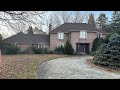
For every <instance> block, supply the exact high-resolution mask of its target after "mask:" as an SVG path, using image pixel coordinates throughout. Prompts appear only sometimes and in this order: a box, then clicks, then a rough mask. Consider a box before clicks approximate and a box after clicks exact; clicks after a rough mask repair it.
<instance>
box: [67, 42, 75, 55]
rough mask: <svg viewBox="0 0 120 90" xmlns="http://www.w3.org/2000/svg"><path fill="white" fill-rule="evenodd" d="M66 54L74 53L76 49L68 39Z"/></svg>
mask: <svg viewBox="0 0 120 90" xmlns="http://www.w3.org/2000/svg"><path fill="white" fill-rule="evenodd" d="M65 54H67V55H73V54H74V49H73V47H72V45H71V44H70V43H69V42H68V41H67V42H66V45H65Z"/></svg>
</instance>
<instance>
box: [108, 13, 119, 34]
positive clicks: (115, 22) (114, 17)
mask: <svg viewBox="0 0 120 90" xmlns="http://www.w3.org/2000/svg"><path fill="white" fill-rule="evenodd" d="M111 19H112V21H111V25H110V27H111V29H112V31H113V32H117V31H120V11H114V12H113V15H112V18H111Z"/></svg>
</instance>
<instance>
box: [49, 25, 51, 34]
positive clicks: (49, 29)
mask: <svg viewBox="0 0 120 90" xmlns="http://www.w3.org/2000/svg"><path fill="white" fill-rule="evenodd" d="M50 31H52V25H51V23H50V24H49V33H50Z"/></svg>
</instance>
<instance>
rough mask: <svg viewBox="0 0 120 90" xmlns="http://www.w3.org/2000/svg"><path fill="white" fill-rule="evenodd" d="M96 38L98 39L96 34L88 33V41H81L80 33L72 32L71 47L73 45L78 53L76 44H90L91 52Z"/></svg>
mask: <svg viewBox="0 0 120 90" xmlns="http://www.w3.org/2000/svg"><path fill="white" fill-rule="evenodd" d="M95 38H96V33H95V32H87V38H86V39H80V33H79V32H71V45H72V47H73V49H74V50H75V51H76V43H90V50H91V48H92V43H93V41H94V39H95Z"/></svg>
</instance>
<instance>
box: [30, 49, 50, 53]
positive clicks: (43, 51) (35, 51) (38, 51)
mask: <svg viewBox="0 0 120 90" xmlns="http://www.w3.org/2000/svg"><path fill="white" fill-rule="evenodd" d="M32 51H33V53H34V54H46V53H48V51H47V49H46V48H32Z"/></svg>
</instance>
